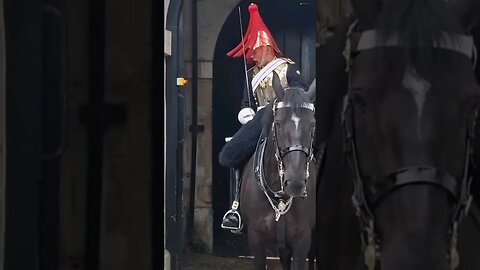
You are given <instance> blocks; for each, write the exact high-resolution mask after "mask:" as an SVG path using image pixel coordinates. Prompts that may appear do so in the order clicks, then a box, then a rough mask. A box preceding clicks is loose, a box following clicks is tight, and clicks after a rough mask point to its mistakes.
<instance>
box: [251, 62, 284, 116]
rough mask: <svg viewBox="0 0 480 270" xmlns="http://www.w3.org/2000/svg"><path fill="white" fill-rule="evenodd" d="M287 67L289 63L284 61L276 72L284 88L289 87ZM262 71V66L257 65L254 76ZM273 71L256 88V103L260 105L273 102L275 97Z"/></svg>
mask: <svg viewBox="0 0 480 270" xmlns="http://www.w3.org/2000/svg"><path fill="white" fill-rule="evenodd" d="M287 68H288V64H287V63H283V64H281V65H280V66H278V67H277V68H276V69H275V70H274V72H276V73H277V75H278V77H279V78H280V84H281V85H282V87H283V88H287V87H288V81H287ZM259 71H260V68H257V67H255V68H254V69H253V76H255V75H256V74H257V73H258V72H259ZM272 82H273V73H270V74H268V75H267V76H266V77H265V78H264V79H263V80H262V81H261V82H260V84H259V85H258V87H257V88H256V89H254V95H253V96H254V97H255V103H256V104H257V108H258V107H262V106H265V105H266V104H268V103H270V102H272V101H273V100H274V99H275V91H274V90H273V84H272Z"/></svg>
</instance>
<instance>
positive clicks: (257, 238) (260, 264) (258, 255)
mask: <svg viewBox="0 0 480 270" xmlns="http://www.w3.org/2000/svg"><path fill="white" fill-rule="evenodd" d="M248 245H249V247H250V252H251V253H252V255H253V257H254V258H253V265H254V269H255V270H265V268H266V266H267V258H266V253H265V239H264V238H263V235H262V234H261V233H260V232H258V231H256V230H254V229H252V228H249V229H248Z"/></svg>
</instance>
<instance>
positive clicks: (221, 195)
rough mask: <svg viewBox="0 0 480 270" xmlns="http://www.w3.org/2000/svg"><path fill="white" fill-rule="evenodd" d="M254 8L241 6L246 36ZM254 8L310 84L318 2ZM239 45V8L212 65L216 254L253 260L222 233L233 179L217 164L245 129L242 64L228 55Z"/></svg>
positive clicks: (242, 241)
mask: <svg viewBox="0 0 480 270" xmlns="http://www.w3.org/2000/svg"><path fill="white" fill-rule="evenodd" d="M251 2H252V1H242V2H241V3H240V4H239V6H240V8H241V12H242V25H243V26H242V27H243V31H245V30H246V28H247V26H248V20H249V14H248V5H249V4H250V3H251ZM254 2H255V3H256V4H257V5H258V7H259V10H260V14H261V16H262V18H263V20H264V22H265V24H266V25H267V27H268V28H269V29H270V31H271V32H272V34H273V35H274V37H275V41H276V42H277V44H278V46H279V47H280V49H281V50H282V52H283V54H284V55H285V56H286V57H289V58H291V59H292V60H293V61H295V62H296V63H297V64H298V65H299V67H300V68H301V72H302V74H303V77H304V78H305V80H306V81H307V82H308V83H310V82H311V81H312V80H313V78H314V76H315V1H313V0H304V1H299V0H295V1H275V0H263V1H254ZM240 40H241V35H240V24H239V14H238V6H237V7H235V9H234V10H232V12H231V14H230V15H229V17H228V18H227V20H226V21H225V24H224V25H223V27H222V30H221V31H220V35H219V37H218V40H217V43H216V47H215V54H214V63H213V101H212V102H213V113H212V114H213V124H212V128H213V131H212V134H213V142H212V144H213V145H212V151H213V166H212V167H213V184H212V189H213V190H212V196H213V226H214V227H213V243H214V247H213V253H214V254H217V255H223V256H240V255H247V254H248V248H247V240H246V233H245V232H244V234H242V235H234V234H232V233H230V232H229V231H226V230H223V229H221V228H220V223H221V220H222V217H223V214H224V213H225V212H226V211H227V210H228V208H229V207H230V199H229V196H230V195H229V190H230V181H229V177H230V176H229V169H228V168H225V167H222V166H220V164H219V163H218V154H219V152H220V150H221V149H222V147H223V145H224V144H225V140H224V139H225V137H230V136H232V135H233V134H234V133H235V132H236V131H237V130H238V129H239V128H240V125H241V124H240V123H239V122H238V120H237V113H238V111H239V110H240V102H241V100H242V93H243V87H244V83H245V73H244V65H243V60H242V59H241V58H238V59H237V58H235V59H233V58H230V57H228V56H226V53H227V52H228V51H229V50H231V49H232V48H234V47H235V46H236V45H237V44H238V43H239V42H240ZM240 205H241V202H240ZM272 211H273V210H272Z"/></svg>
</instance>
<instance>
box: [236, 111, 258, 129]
mask: <svg viewBox="0 0 480 270" xmlns="http://www.w3.org/2000/svg"><path fill="white" fill-rule="evenodd" d="M254 116H255V112H254V111H253V110H252V109H251V108H243V109H241V110H240V112H239V113H238V121H239V122H240V123H241V124H242V125H245V123H247V122H248V121H250V120H252V119H253V117H254Z"/></svg>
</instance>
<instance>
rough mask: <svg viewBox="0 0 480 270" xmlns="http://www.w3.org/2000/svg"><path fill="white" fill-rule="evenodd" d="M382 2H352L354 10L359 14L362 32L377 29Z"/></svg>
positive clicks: (371, 0)
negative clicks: (376, 24)
mask: <svg viewBox="0 0 480 270" xmlns="http://www.w3.org/2000/svg"><path fill="white" fill-rule="evenodd" d="M380 2H381V1H379V0H352V6H353V10H354V11H355V14H357V17H358V23H359V27H360V28H361V30H369V29H373V28H374V27H375V22H376V21H377V17H378V14H379V13H380V8H381V3H380Z"/></svg>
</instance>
